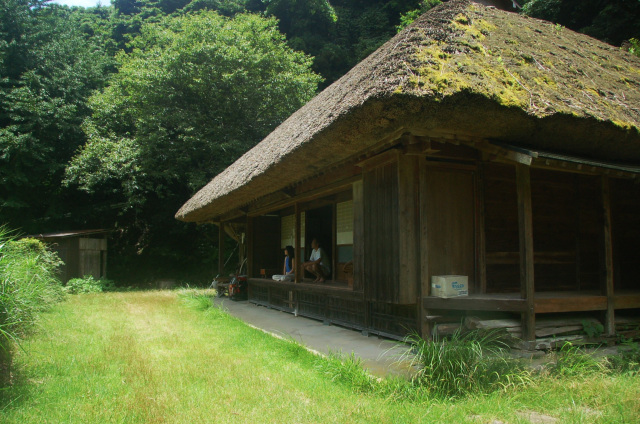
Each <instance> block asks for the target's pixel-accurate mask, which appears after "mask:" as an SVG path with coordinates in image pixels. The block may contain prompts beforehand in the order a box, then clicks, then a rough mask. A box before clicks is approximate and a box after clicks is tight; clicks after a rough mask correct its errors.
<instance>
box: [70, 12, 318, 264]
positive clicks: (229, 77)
mask: <svg viewBox="0 0 640 424" xmlns="http://www.w3.org/2000/svg"><path fill="white" fill-rule="evenodd" d="M132 47H133V50H132V51H131V53H129V54H125V53H120V54H119V55H118V58H117V59H118V61H119V71H118V73H117V74H114V75H113V77H112V78H111V79H110V81H109V85H108V87H106V88H105V89H104V90H103V91H101V92H100V93H98V94H96V95H94V96H93V97H92V99H91V107H92V114H91V117H90V118H89V119H87V120H86V121H85V123H84V125H83V129H84V131H85V134H86V136H87V138H88V142H87V143H86V145H84V146H83V147H82V149H81V150H80V151H79V152H78V154H77V155H76V156H75V157H74V159H73V160H72V161H71V163H70V164H69V166H68V167H67V174H66V175H67V183H68V184H69V185H77V186H78V187H79V188H81V189H82V190H85V191H87V192H89V193H94V194H99V195H101V196H103V197H105V196H106V197H108V198H109V199H110V200H109V201H110V202H111V203H124V204H125V210H124V215H123V216H124V217H125V218H124V219H125V221H127V222H128V223H127V224H125V226H129V228H128V229H127V230H126V231H128V232H129V233H130V234H131V235H133V234H137V236H138V239H137V241H136V244H137V246H138V249H137V250H138V251H140V250H143V249H144V248H146V247H147V246H153V248H154V249H156V252H159V250H161V249H164V251H163V253H162V254H170V253H171V252H174V254H175V251H176V248H175V242H174V241H170V240H167V239H166V234H167V232H175V233H180V231H181V230H178V229H177V228H178V227H179V226H180V225H182V224H179V223H177V222H175V220H174V219H173V215H174V214H175V212H176V211H177V209H178V207H179V206H180V205H181V204H182V203H183V202H184V201H185V200H186V199H187V198H188V197H189V196H190V195H192V194H193V193H194V192H195V191H196V190H198V189H200V188H201V187H202V186H203V185H204V184H206V183H207V182H208V181H209V180H210V179H211V178H212V177H213V176H214V175H215V174H217V173H219V172H220V171H222V170H223V169H224V168H225V167H227V166H228V165H229V164H231V162H233V161H234V160H235V159H236V158H238V157H239V156H240V155H241V154H242V153H244V152H245V151H246V150H248V149H249V148H250V147H252V146H253V145H255V144H256V143H257V142H259V141H260V140H261V139H262V138H263V137H265V136H266V135H267V134H268V133H269V132H270V131H272V130H273V129H274V128H275V127H276V126H277V125H278V124H279V123H280V122H282V121H283V120H284V119H285V118H286V117H288V116H289V115H290V114H291V113H292V112H293V111H295V110H296V109H298V108H299V107H300V106H302V105H303V104H304V103H305V102H306V101H307V100H309V99H310V98H311V97H312V96H313V95H314V94H315V89H316V87H317V84H318V82H319V81H320V77H319V76H318V75H316V74H314V73H313V72H311V70H310V65H311V59H310V58H309V57H307V56H305V55H304V54H302V53H298V52H295V51H293V50H291V49H290V48H289V47H288V46H287V44H286V42H285V38H284V36H283V35H282V34H281V33H280V32H278V29H277V23H276V21H275V20H274V19H265V18H262V17H259V16H257V15H250V14H245V15H237V16H236V17H235V18H233V19H229V18H224V17H221V16H220V15H218V14H217V13H215V12H209V11H203V12H199V13H196V14H190V15H187V16H177V17H167V18H165V19H163V20H162V22H160V23H157V24H150V25H144V26H143V27H142V31H141V34H140V36H138V37H137V38H136V39H135V40H134V41H133V42H132ZM133 227H135V229H133ZM179 228H183V227H179ZM182 234H184V232H182ZM152 241H153V242H152ZM147 250H148V249H147ZM176 259H177V258H176ZM166 262H167V263H168V262H170V261H168V260H167V261H166Z"/></svg>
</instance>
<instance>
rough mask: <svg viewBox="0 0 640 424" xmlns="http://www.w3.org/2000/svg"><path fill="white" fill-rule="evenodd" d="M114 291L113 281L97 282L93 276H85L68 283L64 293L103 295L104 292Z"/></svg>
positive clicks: (101, 280) (100, 280)
mask: <svg viewBox="0 0 640 424" xmlns="http://www.w3.org/2000/svg"><path fill="white" fill-rule="evenodd" d="M113 289H114V281H113V280H108V279H98V280H96V279H95V278H93V276H91V275H85V276H84V277H82V278H72V279H71V280H69V281H67V283H66V284H65V286H64V291H65V292H67V293H69V294H84V293H102V292H104V291H111V290H113Z"/></svg>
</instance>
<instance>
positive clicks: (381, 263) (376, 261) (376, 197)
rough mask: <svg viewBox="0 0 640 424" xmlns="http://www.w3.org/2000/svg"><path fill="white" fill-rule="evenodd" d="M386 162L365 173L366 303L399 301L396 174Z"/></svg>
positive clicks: (392, 165)
mask: <svg viewBox="0 0 640 424" xmlns="http://www.w3.org/2000/svg"><path fill="white" fill-rule="evenodd" d="M397 166H398V165H397V163H391V164H389V163H385V165H384V166H380V167H377V168H374V169H371V170H368V171H366V172H364V174H363V194H364V196H363V204H364V210H365V211H366V213H365V214H364V226H363V227H364V235H363V241H364V252H363V253H364V258H365V260H364V262H363V263H364V279H365V281H366V282H367V284H366V289H365V290H366V292H365V295H366V297H367V299H368V300H372V301H381V302H389V303H395V302H398V296H399V291H398V287H399V285H398V281H399V255H398V249H399V245H398V216H399V215H398V171H397Z"/></svg>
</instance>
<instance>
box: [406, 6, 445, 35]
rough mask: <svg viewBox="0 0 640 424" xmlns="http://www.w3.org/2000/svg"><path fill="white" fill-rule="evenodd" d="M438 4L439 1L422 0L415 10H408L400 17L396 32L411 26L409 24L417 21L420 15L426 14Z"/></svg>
mask: <svg viewBox="0 0 640 424" xmlns="http://www.w3.org/2000/svg"><path fill="white" fill-rule="evenodd" d="M439 4H442V2H441V1H440V0H422V1H421V2H420V5H419V7H418V8H417V9H413V10H410V11H409V12H407V13H405V14H403V15H402V16H401V17H400V25H398V26H397V28H398V31H401V30H402V29H404V28H405V27H407V26H409V25H411V23H412V22H413V21H415V20H416V19H418V17H419V16H420V15H422V14H423V13H426V12H428V11H429V10H431V9H432V8H434V7H435V6H437V5H439Z"/></svg>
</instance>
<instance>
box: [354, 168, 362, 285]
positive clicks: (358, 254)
mask: <svg viewBox="0 0 640 424" xmlns="http://www.w3.org/2000/svg"><path fill="white" fill-rule="evenodd" d="M352 190H353V290H354V291H362V290H363V288H364V260H365V258H364V243H363V241H364V237H365V234H364V213H365V211H364V186H363V184H362V180H360V181H356V182H354V183H353V188H352Z"/></svg>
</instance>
